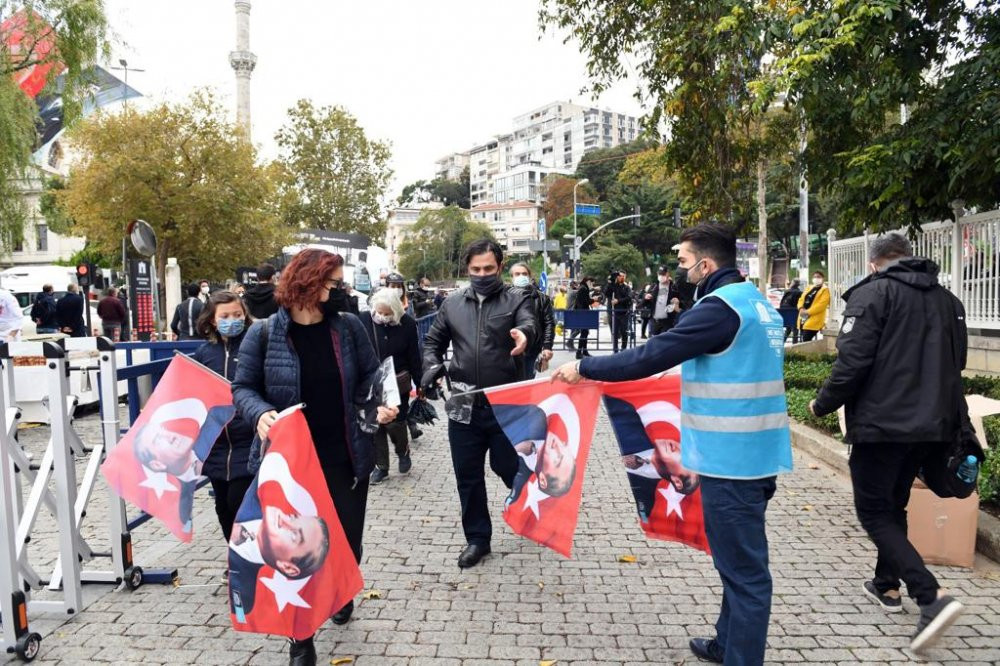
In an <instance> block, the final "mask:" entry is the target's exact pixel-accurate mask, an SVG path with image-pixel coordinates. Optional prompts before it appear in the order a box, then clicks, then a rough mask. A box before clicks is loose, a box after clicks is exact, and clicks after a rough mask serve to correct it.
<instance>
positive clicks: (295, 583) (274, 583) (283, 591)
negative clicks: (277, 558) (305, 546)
mask: <svg viewBox="0 0 1000 666" xmlns="http://www.w3.org/2000/svg"><path fill="white" fill-rule="evenodd" d="M310 578H311V576H306V577H305V578H299V579H298V580H293V579H289V578H285V576H284V575H283V574H282V573H281V572H280V571H275V572H274V576H272V577H271V578H261V579H260V582H261V583H263V584H264V587H266V588H267V589H269V590H271V592H273V593H274V601H275V603H276V604H278V612H279V613H280V612H281V611H283V610H285V606H287V605H289V604H291V605H292V606H298V607H299V608H312V606H310V605H309V604H308V603H306V600H305V599H303V598H302V597H301V596H300V595H299V592H301V591H302V588H303V587H305V586H306V583H308V582H309V579H310Z"/></svg>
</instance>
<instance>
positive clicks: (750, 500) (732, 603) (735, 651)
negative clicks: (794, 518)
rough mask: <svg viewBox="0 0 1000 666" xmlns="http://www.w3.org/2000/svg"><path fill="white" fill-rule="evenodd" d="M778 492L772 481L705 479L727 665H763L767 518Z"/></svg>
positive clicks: (718, 635) (718, 629)
mask: <svg viewBox="0 0 1000 666" xmlns="http://www.w3.org/2000/svg"><path fill="white" fill-rule="evenodd" d="M776 487H777V486H776V483H775V477H773V476H771V477H768V478H766V479H753V480H743V479H719V478H714V477H707V476H703V477H701V498H702V507H703V510H704V513H705V533H706V535H707V536H708V545H709V547H710V548H711V549H712V559H713V560H714V563H715V568H716V570H717V571H718V572H719V576H720V577H721V578H722V610H721V611H720V613H719V619H718V621H717V622H716V623H715V632H716V640H717V641H718V642H719V645H720V646H721V647H722V649H723V650H724V651H725V655H726V657H725V663H726V665H727V666H743V665H748V666H749V665H755V664H763V663H764V650H765V648H766V646H767V627H768V623H769V622H770V618H771V587H772V586H771V571H770V569H768V556H767V533H766V532H765V531H764V513H765V511H766V510H767V503H768V500H770V499H771V497H773V496H774V491H775V488H776Z"/></svg>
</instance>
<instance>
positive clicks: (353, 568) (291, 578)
mask: <svg viewBox="0 0 1000 666" xmlns="http://www.w3.org/2000/svg"><path fill="white" fill-rule="evenodd" d="M268 437H269V442H270V444H269V445H268V448H267V453H266V454H265V455H264V459H263V461H262V462H261V466H260V470H259V471H258V472H257V477H256V478H255V479H254V481H253V485H251V486H250V489H249V490H248V491H247V494H246V497H244V498H243V504H242V505H240V510H239V511H238V512H237V514H236V523H235V524H234V525H233V535H232V538H231V539H230V541H229V603H230V619H231V620H232V623H233V628H235V629H236V630H238V631H252V632H256V633H263V634H278V635H281V636H289V637H291V638H295V639H304V638H308V637H310V636H312V635H313V634H315V633H316V630H317V629H319V627H320V626H321V625H322V624H323V623H324V622H326V621H327V619H329V618H330V617H331V616H332V615H333V614H334V613H336V612H337V611H339V610H340V609H341V608H343V607H344V606H345V605H346V604H347V602H348V601H350V600H351V599H353V598H354V596H355V595H356V594H358V592H360V591H361V589H362V587H363V586H364V581H363V580H362V578H361V570H360V569H359V568H358V564H357V562H356V561H355V559H354V552H353V551H352V550H351V546H350V544H348V543H347V537H346V536H345V535H344V529H343V528H342V527H341V525H340V519H339V518H338V517H337V510H336V509H335V508H334V506H333V499H331V497H330V491H329V489H328V488H327V485H326V478H325V477H324V476H323V470H322V468H321V467H320V465H319V458H317V457H316V449H315V448H314V446H313V441H312V437H311V436H310V434H309V426H308V425H307V424H306V419H305V416H304V415H303V413H302V409H301V406H298V407H291V408H289V409H287V410H285V411H284V412H282V413H281V414H280V415H279V417H278V420H277V422H275V424H274V425H273V426H271V430H270V432H269V433H268Z"/></svg>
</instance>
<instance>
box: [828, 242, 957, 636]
mask: <svg viewBox="0 0 1000 666" xmlns="http://www.w3.org/2000/svg"><path fill="white" fill-rule="evenodd" d="M912 254H913V252H912V250H911V247H910V243H909V241H907V240H906V238H904V237H903V236H901V235H899V234H888V235H886V236H882V237H880V238H876V239H875V240H873V241H872V242H871V245H870V250H869V261H870V262H871V268H872V269H873V270H874V272H873V273H872V274H871V275H869V276H868V277H867V278H865V279H864V280H862V281H861V282H859V283H858V284H857V285H855V286H854V287H852V288H851V289H849V290H848V291H847V293H845V294H844V299H845V300H847V307H846V308H845V309H844V314H843V323H842V324H841V327H840V335H839V336H838V338H837V360H836V362H835V363H834V366H833V372H832V373H831V375H830V378H829V379H827V380H826V382H825V383H824V384H823V387H822V388H821V389H820V392H819V395H818V396H816V399H815V400H813V401H812V402H811V403H810V405H809V409H810V410H811V411H812V413H813V414H815V415H816V416H824V415H826V414H830V413H832V412H835V411H836V410H837V409H838V408H839V407H840V406H841V405H844V406H845V407H846V411H847V441H849V442H851V443H852V444H853V447H852V448H851V457H850V468H851V481H852V483H853V485H854V506H855V509H856V511H857V514H858V519H859V520H860V522H861V526H862V527H864V528H865V531H866V532H867V533H868V536H869V537H871V539H872V541H874V542H875V546H876V548H877V549H878V561H877V562H876V564H875V577H874V578H873V579H872V580H867V581H865V582H864V585H863V590H864V592H865V593H866V594H867V595H868V596H869V597H871V598H872V599H874V600H875V601H876V602H877V603H878V604H879V605H880V606H882V608H884V609H885V610H887V611H890V612H896V611H899V610H901V609H902V604H901V599H900V594H899V587H900V579H902V580H903V582H905V583H906V590H907V592H908V593H909V594H910V596H911V597H913V599H914V600H915V601H916V602H917V604H918V605H919V606H920V620H919V622H918V624H917V631H916V633H915V634H914V635H913V640H912V642H911V643H910V649H912V650H913V651H915V652H919V651H922V650H924V649H926V648H928V647H930V646H931V645H932V644H934V643H935V642H936V641H937V640H938V638H940V636H941V633H942V632H943V631H944V630H945V629H946V628H947V627H948V626H950V625H951V623H952V622H954V621H955V618H956V617H957V616H958V615H959V614H960V613H961V612H962V605H961V604H960V603H959V602H957V601H955V600H954V599H953V598H952V597H950V596H948V595H946V594H943V593H942V591H941V589H940V586H939V585H938V582H937V580H936V579H935V578H934V575H933V574H932V573H931V572H930V571H928V570H927V567H925V566H924V562H923V559H922V558H921V557H920V554H919V553H918V552H917V551H916V549H915V548H914V547H913V545H912V544H911V543H910V541H909V539H908V538H907V525H906V505H907V503H908V502H909V499H910V488H911V486H912V485H913V480H914V479H915V478H916V476H917V473H918V472H919V471H920V468H921V466H922V465H923V461H924V460H926V459H927V458H928V456H929V455H931V454H932V453H933V452H934V451H935V450H940V448H941V447H944V446H947V445H948V443H950V442H953V441H955V439H956V437H958V436H959V433H960V432H962V431H963V430H966V431H967V430H971V426H970V425H969V415H968V406H967V405H966V404H965V397H964V395H963V393H962V370H963V369H964V368H965V359H966V351H967V332H966V327H965V309H964V308H963V307H962V303H961V301H959V300H958V299H957V298H956V297H955V296H953V295H952V294H951V292H949V291H948V290H946V289H945V288H944V287H942V286H941V285H940V284H938V279H937V275H938V267H937V265H936V264H934V263H933V262H932V261H930V260H929V259H922V258H917V257H913V256H912Z"/></svg>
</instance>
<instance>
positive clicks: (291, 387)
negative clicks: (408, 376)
mask: <svg viewBox="0 0 1000 666" xmlns="http://www.w3.org/2000/svg"><path fill="white" fill-rule="evenodd" d="M343 276H344V260H343V258H342V257H341V256H340V255H338V254H333V253H330V252H327V251H325V250H315V249H308V250H303V251H302V252H300V253H299V254H297V255H296V256H295V258H294V259H292V261H291V263H290V264H288V266H287V267H286V268H285V270H284V271H283V272H282V274H281V282H280V283H279V284H278V287H277V289H276V290H275V300H276V301H277V303H278V305H279V306H280V307H279V308H278V311H277V312H276V313H275V314H273V315H271V316H270V317H268V318H267V319H264V320H262V321H258V322H256V323H254V325H253V326H252V327H251V328H250V330H249V332H247V334H246V337H245V338H244V340H243V344H242V345H241V346H240V362H239V369H238V370H237V372H236V378H235V380H234V381H233V401H234V402H235V404H236V406H237V408H238V409H239V410H240V413H241V414H242V415H243V417H244V418H245V419H246V420H247V421H248V422H249V423H252V424H255V425H256V429H257V435H258V436H259V437H260V439H261V440H264V439H265V438H266V437H267V433H268V430H269V429H270V427H271V425H272V424H273V423H274V421H275V419H276V417H277V414H278V412H279V411H281V410H283V409H285V408H287V407H290V406H292V405H295V404H298V403H305V405H306V406H305V410H304V413H305V418H306V422H307V423H308V424H309V431H310V434H311V435H312V439H313V442H314V445H315V447H316V454H317V456H318V458H319V462H320V466H321V467H322V468H323V473H324V475H325V476H326V482H327V486H328V487H329V489H330V495H331V496H332V497H333V503H334V506H335V507H336V509H337V515H338V516H339V518H340V522H341V524H342V525H343V528H344V532H345V534H346V535H347V540H348V542H350V544H351V548H352V550H353V551H354V556H355V558H357V561H358V562H359V563H360V561H361V536H362V533H363V532H364V523H365V505H366V503H367V499H368V478H369V475H370V474H371V472H372V469H373V468H374V467H375V464H374V447H373V444H372V435H371V434H369V433H367V432H365V431H364V430H362V428H361V426H360V422H359V418H358V417H359V411H362V410H364V411H366V412H367V411H370V410H371V409H373V408H375V405H374V402H373V399H372V395H373V392H372V390H371V388H372V382H373V380H374V377H375V371H376V370H377V368H378V360H377V358H376V356H375V352H374V350H373V349H372V345H371V343H370V342H369V340H368V336H367V334H366V333H365V330H364V328H363V327H362V325H361V322H360V321H359V320H358V318H357V317H355V316H354V315H352V314H349V313H348V312H347V293H346V292H345V291H344V289H343ZM265 327H266V329H267V330H266V331H265ZM397 413H398V410H397V409H396V408H394V407H393V408H386V407H381V406H379V407H377V417H378V418H377V420H378V422H379V423H389V422H390V421H392V420H393V419H394V418H395V417H396V415H397ZM353 610H354V603H353V602H350V603H348V604H347V605H346V606H345V607H344V608H342V609H341V610H340V611H339V612H338V613H337V614H336V615H334V617H333V621H334V622H335V623H336V624H345V623H346V622H347V621H348V620H349V619H350V617H351V613H352V611H353ZM289 655H290V662H291V664H293V665H298V664H303V665H304V664H315V663H316V650H315V647H314V646H313V642H312V639H311V638H310V639H307V640H305V641H295V642H293V643H292V646H291V650H290V653H289Z"/></svg>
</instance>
